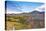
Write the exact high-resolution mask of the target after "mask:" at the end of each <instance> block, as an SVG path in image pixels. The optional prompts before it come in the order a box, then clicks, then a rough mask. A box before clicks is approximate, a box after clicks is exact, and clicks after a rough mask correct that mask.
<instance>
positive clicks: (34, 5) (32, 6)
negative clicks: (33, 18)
mask: <svg viewBox="0 0 46 31" xmlns="http://www.w3.org/2000/svg"><path fill="white" fill-rule="evenodd" d="M6 4H7V13H22V12H32V11H34V10H38V11H44V3H41V2H21V1H7V3H6Z"/></svg>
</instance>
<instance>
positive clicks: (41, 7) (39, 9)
mask: <svg viewBox="0 0 46 31" xmlns="http://www.w3.org/2000/svg"><path fill="white" fill-rule="evenodd" d="M45 7H46V6H45V4H44V5H42V6H39V7H38V8H35V9H33V10H37V11H44V10H45Z"/></svg>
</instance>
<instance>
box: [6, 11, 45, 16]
mask: <svg viewBox="0 0 46 31" xmlns="http://www.w3.org/2000/svg"><path fill="white" fill-rule="evenodd" d="M44 13H45V12H39V11H32V12H29V13H20V14H14V13H12V14H7V15H8V16H14V15H15V16H16V15H17V16H20V15H21V16H24V15H25V16H30V15H36V14H44Z"/></svg>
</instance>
